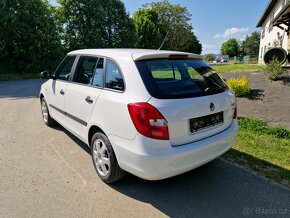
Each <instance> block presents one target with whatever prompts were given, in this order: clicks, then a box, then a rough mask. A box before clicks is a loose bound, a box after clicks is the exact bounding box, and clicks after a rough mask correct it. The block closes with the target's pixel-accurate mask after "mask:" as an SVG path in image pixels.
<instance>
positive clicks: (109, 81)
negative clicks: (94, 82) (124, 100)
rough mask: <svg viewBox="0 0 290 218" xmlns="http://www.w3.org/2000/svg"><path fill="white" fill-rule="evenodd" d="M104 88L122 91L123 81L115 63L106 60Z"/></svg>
mask: <svg viewBox="0 0 290 218" xmlns="http://www.w3.org/2000/svg"><path fill="white" fill-rule="evenodd" d="M105 87H106V88H110V89H116V90H120V91H122V90H124V80H123V77H122V73H121V71H120V69H119V67H118V66H117V64H116V63H115V62H113V61H112V60H110V59H107V62H106V82H105Z"/></svg>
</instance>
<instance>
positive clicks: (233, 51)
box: [221, 39, 239, 57]
mask: <svg viewBox="0 0 290 218" xmlns="http://www.w3.org/2000/svg"><path fill="white" fill-rule="evenodd" d="M221 53H222V55H229V56H230V57H233V56H238V54H239V44H238V41H237V40H236V39H229V40H227V41H225V42H224V43H223V44H222V46H221Z"/></svg>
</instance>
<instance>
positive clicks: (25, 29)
mask: <svg viewBox="0 0 290 218" xmlns="http://www.w3.org/2000/svg"><path fill="white" fill-rule="evenodd" d="M0 6H1V7H0V23H1V31H0V53H1V54H0V63H5V64H3V66H1V68H0V69H1V70H0V71H2V72H8V71H9V72H10V73H11V71H17V72H28V71H33V72H36V71H39V70H41V68H46V67H49V66H50V65H51V64H53V62H54V61H55V60H56V59H58V58H59V56H61V41H60V37H59V27H58V25H57V22H56V19H55V11H54V8H53V7H52V6H51V5H50V4H49V3H48V1H47V0H30V1H23V0H2V1H1V3H0Z"/></svg>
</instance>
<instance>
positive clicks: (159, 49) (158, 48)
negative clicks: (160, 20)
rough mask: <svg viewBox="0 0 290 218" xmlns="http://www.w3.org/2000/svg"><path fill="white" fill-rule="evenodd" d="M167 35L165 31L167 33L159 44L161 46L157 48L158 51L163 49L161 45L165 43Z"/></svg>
mask: <svg viewBox="0 0 290 218" xmlns="http://www.w3.org/2000/svg"><path fill="white" fill-rule="evenodd" d="M168 33H169V31H167V33H166V36H165V37H164V39H163V41H162V43H161V45H160V47H159V48H158V51H159V50H160V49H161V48H162V47H163V45H164V42H165V41H166V39H167V36H168Z"/></svg>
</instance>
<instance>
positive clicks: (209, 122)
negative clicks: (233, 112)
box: [189, 112, 224, 133]
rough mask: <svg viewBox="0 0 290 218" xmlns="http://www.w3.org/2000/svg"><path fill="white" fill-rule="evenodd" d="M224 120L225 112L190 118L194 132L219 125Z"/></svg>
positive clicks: (191, 128) (191, 129) (191, 130)
mask: <svg viewBox="0 0 290 218" xmlns="http://www.w3.org/2000/svg"><path fill="white" fill-rule="evenodd" d="M223 122H224V113H223V112H218V113H215V114H210V115H207V116H203V117H198V118H192V119H190V120H189V124H190V132H192V133H194V132H197V131H200V130H203V129H208V128H210V127H213V126H217V125H219V124H221V123H223Z"/></svg>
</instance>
